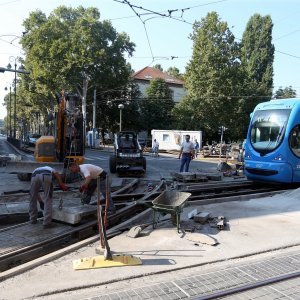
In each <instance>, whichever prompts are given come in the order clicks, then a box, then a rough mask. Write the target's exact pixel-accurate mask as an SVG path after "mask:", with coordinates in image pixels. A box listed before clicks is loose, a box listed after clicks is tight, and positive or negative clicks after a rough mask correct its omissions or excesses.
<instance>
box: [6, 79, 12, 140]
mask: <svg viewBox="0 0 300 300" xmlns="http://www.w3.org/2000/svg"><path fill="white" fill-rule="evenodd" d="M7 90H8V88H7V86H6V87H5V91H7ZM9 137H11V84H10V85H9Z"/></svg>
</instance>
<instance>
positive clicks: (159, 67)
mask: <svg viewBox="0 0 300 300" xmlns="http://www.w3.org/2000/svg"><path fill="white" fill-rule="evenodd" d="M153 68H155V69H158V70H160V71H162V72H163V71H164V70H163V68H162V66H161V64H156V65H155V66H153Z"/></svg>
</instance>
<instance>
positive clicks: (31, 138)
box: [26, 133, 42, 147]
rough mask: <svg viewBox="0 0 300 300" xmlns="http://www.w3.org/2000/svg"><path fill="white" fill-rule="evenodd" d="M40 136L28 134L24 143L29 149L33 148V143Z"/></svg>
mask: <svg viewBox="0 0 300 300" xmlns="http://www.w3.org/2000/svg"><path fill="white" fill-rule="evenodd" d="M41 136H42V135H41V134H39V133H30V134H29V135H28V136H27V139H26V143H27V144H28V146H29V147H35V143H36V141H37V139H39V138H40V137H41Z"/></svg>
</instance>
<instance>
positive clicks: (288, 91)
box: [274, 86, 297, 99]
mask: <svg viewBox="0 0 300 300" xmlns="http://www.w3.org/2000/svg"><path fill="white" fill-rule="evenodd" d="M296 95H297V93H296V90H293V88H292V87H291V86H289V87H285V88H284V89H282V88H281V87H280V88H279V89H278V90H277V91H276V92H275V95H274V98H275V99H284V98H296Z"/></svg>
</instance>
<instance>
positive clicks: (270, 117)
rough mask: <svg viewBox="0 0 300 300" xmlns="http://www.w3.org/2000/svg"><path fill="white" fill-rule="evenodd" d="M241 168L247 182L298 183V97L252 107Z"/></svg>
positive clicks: (299, 168) (299, 163) (299, 118)
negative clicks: (243, 169) (243, 170)
mask: <svg viewBox="0 0 300 300" xmlns="http://www.w3.org/2000/svg"><path fill="white" fill-rule="evenodd" d="M244 167H245V175H246V177H247V178H248V179H249V180H253V181H265V182H281V183H300V98H291V99H280V100H279V99H277V100H270V101H268V102H263V103H260V104H258V105H257V106H256V107H255V109H254V111H253V113H252V114H251V121H250V125H249V129H248V133H247V141H246V145H245V154H244Z"/></svg>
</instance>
